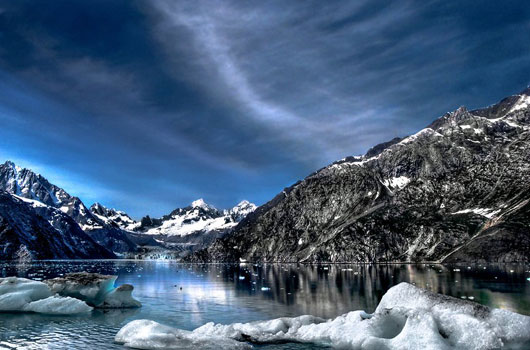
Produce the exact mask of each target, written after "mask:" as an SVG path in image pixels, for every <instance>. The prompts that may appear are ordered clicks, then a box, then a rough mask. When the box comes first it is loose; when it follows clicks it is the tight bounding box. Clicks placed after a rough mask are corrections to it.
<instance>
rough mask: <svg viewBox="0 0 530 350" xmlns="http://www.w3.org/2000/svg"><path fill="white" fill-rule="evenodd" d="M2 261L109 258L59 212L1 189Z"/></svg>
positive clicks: (71, 221)
mask: <svg viewBox="0 0 530 350" xmlns="http://www.w3.org/2000/svg"><path fill="white" fill-rule="evenodd" d="M0 257H1V259H4V260H5V259H7V260H11V259H16V260H33V259H76V258H85V259H111V258H116V256H115V255H114V254H113V253H112V252H110V251H108V250H107V249H105V248H103V247H102V246H100V245H99V244H97V243H96V242H95V241H94V240H93V239H92V238H91V237H90V236H89V235H87V234H86V233H85V232H83V230H81V228H80V227H79V225H78V224H77V223H76V222H75V221H74V220H73V219H72V218H71V217H70V216H68V215H67V214H65V213H64V212H62V211H61V210H59V209H56V208H54V207H51V206H48V205H45V204H43V203H41V202H39V201H37V200H32V199H27V198H24V197H20V196H17V195H12V194H10V193H8V192H6V191H3V190H0Z"/></svg>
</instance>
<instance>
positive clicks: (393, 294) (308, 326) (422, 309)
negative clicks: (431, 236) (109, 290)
mask: <svg viewBox="0 0 530 350" xmlns="http://www.w3.org/2000/svg"><path fill="white" fill-rule="evenodd" d="M529 330H530V317H528V316H523V315H519V314H516V313H513V312H509V311H506V310H500V309H490V308H488V307H485V306H482V305H480V304H477V303H474V302H470V301H465V300H461V299H456V298H452V297H448V296H444V295H440V294H436V293H432V292H430V291H427V290H423V289H421V288H417V287H415V286H413V285H411V284H408V283H401V284H399V285H397V286H394V287H392V288H391V289H389V290H388V292H387V293H386V294H385V295H384V296H383V299H382V300H381V302H380V303H379V306H378V307H377V309H376V311H375V312H374V313H373V314H367V313H365V312H364V311H352V312H349V313H347V314H344V315H342V316H339V317H337V318H335V319H330V320H323V319H320V318H317V317H314V316H307V315H306V316H300V317H294V318H278V319H273V320H269V321H258V322H250V323H233V324H229V325H222V324H214V323H207V324H205V325H204V326H202V327H199V328H197V329H195V330H193V331H185V330H180V329H175V328H171V327H167V326H163V325H161V324H159V323H156V322H154V321H149V320H136V321H132V322H130V323H128V324H127V325H125V326H124V327H123V328H122V329H121V330H120V331H119V332H118V334H117V335H116V337H115V341H116V342H117V343H121V344H124V345H126V346H128V347H132V348H137V349H172V348H179V349H195V348H202V349H219V348H223V349H224V348H227V349H248V348H252V346H251V343H256V344H258V343H274V342H302V343H311V344H319V345H325V346H332V347H335V348H341V349H383V350H384V349H397V350H401V349H403V350H405V349H407V350H409V349H412V350H414V349H417V350H425V349H441V350H445V349H476V350H478V349H497V348H500V347H503V346H505V345H508V344H510V345H511V344H522V343H525V342H529V341H530V332H529Z"/></svg>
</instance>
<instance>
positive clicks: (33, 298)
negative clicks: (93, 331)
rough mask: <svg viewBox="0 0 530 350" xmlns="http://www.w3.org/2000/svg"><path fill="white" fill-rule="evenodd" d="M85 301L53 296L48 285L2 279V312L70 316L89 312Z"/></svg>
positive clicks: (0, 301) (90, 308) (0, 293)
mask: <svg viewBox="0 0 530 350" xmlns="http://www.w3.org/2000/svg"><path fill="white" fill-rule="evenodd" d="M90 310H92V307H90V306H88V305H87V304H86V303H85V302H84V301H82V300H79V299H74V298H69V297H61V296H56V295H53V292H52V291H51V289H50V287H48V285H46V283H43V282H39V281H33V280H29V279H26V278H17V277H6V278H0V312H38V313H45V314H56V315H69V314H78V313H83V312H88V311H90Z"/></svg>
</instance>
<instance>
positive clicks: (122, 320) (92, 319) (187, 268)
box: [0, 260, 530, 350]
mask: <svg viewBox="0 0 530 350" xmlns="http://www.w3.org/2000/svg"><path fill="white" fill-rule="evenodd" d="M75 271H88V272H99V273H103V274H113V275H117V276H119V278H118V280H117V285H119V284H122V283H130V284H132V285H134V287H135V290H134V293H133V295H134V296H135V297H136V298H137V299H138V300H140V301H141V302H142V303H143V307H142V308H140V309H137V310H110V311H101V310H95V311H93V312H92V313H91V314H88V315H82V316H68V317H64V316H45V315H37V314H15V313H10V314H0V349H124V347H123V346H121V345H118V344H114V343H113V339H114V335H115V334H116V333H117V332H118V330H119V329H120V328H121V327H122V326H123V325H124V324H126V323H127V322H129V321H131V320H134V319H143V318H146V319H151V320H155V321H157V322H160V323H163V324H166V325H169V326H173V327H178V328H182V329H188V330H192V329H194V328H196V327H199V326H201V325H203V324H204V323H206V322H210V321H213V322H217V323H233V322H249V321H256V320H263V319H270V318H276V317H281V316H299V315H302V314H312V315H316V316H320V317H324V318H332V317H336V316H338V315H340V314H343V313H346V312H348V311H351V310H359V309H362V310H366V311H368V312H373V311H374V309H375V308H376V306H377V304H378V302H379V300H380V299H381V297H382V296H383V294H384V293H385V291H386V290H388V288H390V287H391V286H393V285H395V284H397V283H399V282H403V281H406V282H411V283H415V284H416V285H417V286H420V287H423V288H427V289H430V290H433V291H436V292H439V293H443V294H447V295H452V296H455V297H458V298H462V297H465V298H469V297H472V298H473V300H474V301H476V302H479V303H481V304H484V305H488V306H491V307H499V308H504V309H508V310H511V311H515V312H518V313H522V314H526V315H530V281H528V280H527V278H530V266H529V265H511V264H510V265H487V266H486V265H460V266H455V265H453V266H442V265H430V264H425V265H423V264H422V265H320V266H316V265H315V266H307V265H297V264H282V265H279V264H269V265H264V266H254V265H251V264H246V265H185V264H178V263H176V262H168V261H124V260H117V261H93V260H92V261H47V262H33V263H27V264H14V263H7V262H0V276H2V277H7V276H19V277H27V278H32V279H46V278H53V277H57V276H60V275H62V274H65V273H68V272H75ZM259 348H262V349H267V350H268V349H271V350H272V349H309V348H311V349H315V348H316V347H315V346H314V345H311V346H309V345H303V344H274V345H266V346H259Z"/></svg>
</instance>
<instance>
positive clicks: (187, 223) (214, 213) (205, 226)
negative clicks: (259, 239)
mask: <svg viewBox="0 0 530 350" xmlns="http://www.w3.org/2000/svg"><path fill="white" fill-rule="evenodd" d="M255 209H256V205H254V204H252V203H250V202H248V201H242V202H241V203H239V204H238V205H236V206H235V207H233V208H232V209H229V210H223V211H221V210H218V209H217V208H215V207H214V206H212V205H210V204H207V203H206V202H205V201H204V200H203V199H202V198H201V199H198V200H196V201H194V202H192V203H191V205H189V206H187V207H185V208H178V209H175V210H174V211H172V212H171V213H170V214H169V215H165V216H163V217H162V218H160V219H152V218H150V217H149V216H146V217H144V218H143V219H142V220H141V221H140V223H139V224H138V225H137V226H136V227H135V228H134V230H135V231H137V232H141V233H144V234H148V235H157V236H166V237H174V236H177V237H184V236H189V235H194V234H208V233H214V232H226V231H228V230H230V229H232V228H233V227H235V226H236V225H237V224H238V223H239V221H241V220H242V219H243V218H244V217H245V216H246V215H248V214H249V213H251V212H253V211H254V210H255Z"/></svg>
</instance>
